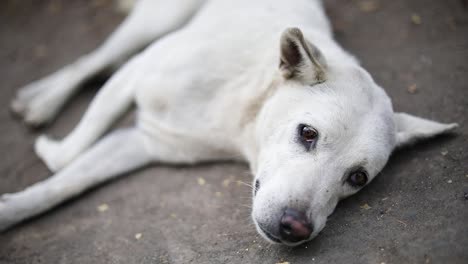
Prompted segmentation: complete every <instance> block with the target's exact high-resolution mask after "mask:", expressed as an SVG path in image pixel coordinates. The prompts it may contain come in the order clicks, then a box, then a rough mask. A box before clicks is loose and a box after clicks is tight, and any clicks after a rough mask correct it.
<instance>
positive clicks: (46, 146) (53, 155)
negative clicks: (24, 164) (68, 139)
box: [34, 135, 66, 172]
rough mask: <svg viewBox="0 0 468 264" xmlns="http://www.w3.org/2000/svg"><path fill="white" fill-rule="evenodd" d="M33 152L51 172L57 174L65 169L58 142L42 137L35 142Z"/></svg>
mask: <svg viewBox="0 0 468 264" xmlns="http://www.w3.org/2000/svg"><path fill="white" fill-rule="evenodd" d="M34 150H35V151H36V154H37V155H38V156H39V158H41V160H42V161H43V162H44V163H45V164H46V165H47V167H48V168H49V170H51V171H52V172H57V171H59V170H60V169H61V168H63V167H65V165H66V162H65V160H64V159H63V156H62V155H61V154H63V152H62V151H61V144H60V142H59V141H55V140H52V139H50V138H48V137H46V136H44V135H42V136H40V137H39V138H38V139H37V140H36V143H35V144H34Z"/></svg>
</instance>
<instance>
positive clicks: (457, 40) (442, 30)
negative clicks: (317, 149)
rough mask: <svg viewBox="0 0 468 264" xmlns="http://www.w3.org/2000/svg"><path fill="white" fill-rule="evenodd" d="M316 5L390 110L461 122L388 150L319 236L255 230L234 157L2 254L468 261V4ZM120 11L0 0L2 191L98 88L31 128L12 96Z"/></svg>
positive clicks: (157, 175) (106, 197)
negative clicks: (288, 237) (297, 238)
mask: <svg viewBox="0 0 468 264" xmlns="http://www.w3.org/2000/svg"><path fill="white" fill-rule="evenodd" d="M464 3H465V4H464ZM326 5H327V10H328V13H329V15H330V17H331V19H332V21H333V24H334V28H335V31H336V37H337V39H338V41H339V42H340V43H342V45H343V46H344V47H346V48H347V49H348V50H350V51H351V52H352V53H354V54H356V56H357V57H358V58H359V59H360V60H361V62H362V64H363V65H364V67H365V68H367V69H368V70H369V71H370V72H371V74H372V75H373V76H374V78H375V79H376V80H377V82H378V83H379V84H381V85H382V86H383V87H385V88H386V90H387V92H388V93H389V95H390V96H391V97H392V99H393V102H394V106H395V109H396V110H398V111H406V112H410V113H412V114H416V115H420V116H424V117H428V118H433V119H436V120H440V121H445V122H458V123H459V124H460V128H459V129H458V131H457V132H456V133H455V134H454V135H451V136H443V137H439V138H437V139H434V140H432V141H429V142H424V143H421V144H418V145H416V146H414V147H413V148H409V149H405V150H400V151H398V152H396V153H395V154H394V155H393V156H392V158H391V160H390V162H389V163H388V165H387V166H386V168H385V169H384V170H383V172H382V174H381V175H380V176H379V177H378V178H377V179H376V180H374V181H373V182H372V183H371V184H370V186H368V187H366V188H365V189H364V190H363V191H361V192H360V193H359V194H357V195H355V196H353V197H351V198H349V199H347V200H345V201H343V202H341V203H340V204H339V206H338V208H337V209H336V211H335V213H334V214H333V215H332V217H331V219H330V220H329V222H328V225H327V226H326V227H325V229H324V230H323V232H322V233H321V234H320V235H319V237H317V238H316V239H315V240H314V241H312V242H310V243H308V244H305V245H302V246H299V247H296V248H286V247H283V246H273V245H269V244H267V243H266V242H264V241H263V240H262V239H261V238H260V237H259V235H257V234H256V232H255V229H254V226H253V224H252V222H251V220H250V219H249V213H250V208H249V204H250V190H249V187H248V186H245V185H243V184H239V183H237V181H243V182H247V183H248V182H250V181H251V176H250V175H249V173H248V169H247V167H246V166H245V165H243V164H205V165H200V166H196V167H164V166H161V167H154V168H147V169H144V170H140V171H138V172H135V173H131V175H128V176H127V177H123V178H120V179H118V180H115V181H113V182H111V183H109V184H106V185H104V186H101V187H99V188H96V189H94V190H92V191H89V192H87V193H86V194H85V195H83V196H81V197H79V198H77V199H74V200H72V201H70V202H67V203H65V204H64V205H62V206H60V207H59V208H56V209H54V210H53V211H51V212H49V213H47V214H45V215H43V216H41V217H38V218H35V219H33V220H30V221H28V222H26V223H24V224H21V225H19V226H17V227H16V228H14V229H12V230H10V231H8V232H6V233H4V234H0V263H28V264H30V263H280V262H289V263H291V264H296V263H467V262H468V220H467V219H468V197H467V193H468V154H467V152H468V130H467V126H468V111H467V107H468V91H467V88H468V87H467V85H468V64H467V59H468V9H467V6H466V1H460V0H445V1H437V0H411V1H408V0H393V1H384V0H380V1H376V0H362V1H361V0H330V1H327V4H326ZM122 19H123V15H121V14H118V13H117V12H116V11H115V9H114V8H113V6H112V2H111V0H107V1H106V0H99V1H96V0H93V1H91V0H89V1H85V0H74V1H65V0H61V1H60V0H43V1H34V0H22V1H15V0H4V1H2V2H1V4H0V78H1V80H2V84H1V87H2V89H1V91H0V103H1V104H0V131H1V137H0V147H1V149H2V152H3V153H4V154H3V155H2V159H1V160H0V173H1V175H2V176H1V179H0V193H6V192H14V191H19V190H21V189H23V188H25V187H26V186H28V185H30V184H32V183H35V182H37V181H39V180H42V179H45V178H47V177H48V176H49V174H50V173H49V172H48V170H47V169H46V167H45V166H44V165H43V164H42V163H41V161H40V160H39V159H38V158H37V157H36V156H35V155H34V154H33V152H32V144H33V142H34V139H35V138H36V137H37V136H38V135H39V134H40V133H47V134H51V135H54V136H58V137H62V136H64V135H66V133H67V132H69V131H70V130H71V129H72V128H73V126H74V125H75V124H76V123H77V121H78V120H79V118H80V116H81V115H82V114H83V111H84V110H85V108H86V107H87V105H88V104H89V101H90V100H91V98H92V96H93V95H94V93H95V92H96V90H97V87H98V86H99V85H98V84H89V85H87V89H85V91H83V92H82V93H80V94H79V95H78V96H77V97H76V99H74V100H73V102H72V103H71V104H69V105H68V106H67V107H66V109H65V110H64V112H63V114H61V115H60V117H59V118H58V119H57V120H56V122H55V123H54V124H53V125H51V126H49V127H47V128H45V129H42V130H38V131H37V130H30V129H28V128H27V127H26V126H24V125H23V124H22V123H21V122H18V120H15V119H14V118H12V116H11V115H10V113H9V111H8V105H9V102H10V100H11V99H12V97H13V95H14V93H15V91H16V90H17V89H18V88H19V87H21V86H22V85H25V84H27V83H28V82H30V81H32V80H35V79H37V78H39V77H42V76H44V75H46V74H48V73H51V72H53V71H54V70H56V69H58V68H60V67H61V66H63V65H65V64H67V63H69V62H71V61H73V60H74V59H76V58H78V57H79V56H80V55H82V54H84V53H86V52H89V51H91V50H93V49H94V48H95V47H96V46H97V45H98V44H99V43H101V42H102V41H103V40H104V39H105V37H106V36H107V35H108V34H109V33H110V32H111V31H112V30H113V29H114V28H115V27H116V26H117V25H118V23H119V22H120V21H121V20H122ZM128 119H131V115H130V116H129V118H128ZM199 179H204V181H205V184H204V185H200V184H198V182H199ZM102 204H106V205H107V206H108V208H107V210H99V209H98V208H101V209H102V208H103V206H101V207H100V205H102ZM366 204H367V205H368V207H367V206H365V205H366ZM104 209H105V208H104Z"/></svg>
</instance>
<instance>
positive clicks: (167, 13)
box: [11, 0, 204, 126]
mask: <svg viewBox="0 0 468 264" xmlns="http://www.w3.org/2000/svg"><path fill="white" fill-rule="evenodd" d="M203 2H204V0H140V1H138V2H137V4H136V6H135V8H134V9H133V11H132V12H131V13H130V15H129V16H128V18H127V19H126V20H125V21H124V22H123V23H122V24H121V25H120V26H119V27H118V28H117V30H116V31H115V32H114V33H113V34H112V35H111V36H110V37H109V38H108V39H107V41H105V42H104V44H103V45H102V46H101V47H99V48H98V49H97V50H95V51H94V52H91V53H90V54H88V55H85V56H83V57H81V58H79V59H78V60H77V61H75V62H74V63H72V64H70V65H68V66H66V67H64V68H62V69H61V70H59V71H57V72H55V73H53V74H51V75H50V76H48V77H45V78H43V79H41V80H38V81H35V82H33V83H31V84H29V85H26V86H25V87H23V88H21V89H20V90H19V92H18V93H17V96H16V98H15V99H14V100H13V102H12V104H11V109H12V111H13V112H14V113H16V114H18V115H20V116H21V117H22V118H23V119H24V121H25V122H26V123H27V124H29V125H32V126H39V125H42V124H45V123H47V122H49V121H51V120H52V119H53V118H54V117H55V116H56V114H57V113H58V111H59V110H60V108H61V107H62V106H63V105H64V104H65V102H66V101H67V100H68V99H69V98H70V97H71V96H72V95H73V94H74V93H75V92H77V90H78V89H79V87H80V86H81V84H82V83H83V82H84V81H86V80H88V79H90V78H91V77H93V76H94V75H96V74H98V73H100V72H102V71H103V70H105V69H109V68H112V67H115V66H117V65H119V64H120V63H121V62H123V61H125V60H126V59H127V58H128V57H130V56H131V55H133V54H134V53H136V52H138V50H140V49H141V48H143V47H144V46H146V45H148V44H149V43H150V42H152V41H153V40H155V39H157V38H159V37H161V36H163V35H165V34H167V33H168V32H171V31H174V30H175V29H177V28H179V27H180V26H182V25H183V24H184V23H186V21H188V19H189V18H191V17H192V15H193V14H194V13H195V12H196V10H197V9H198V8H199V7H200V6H201V4H202V3H203Z"/></svg>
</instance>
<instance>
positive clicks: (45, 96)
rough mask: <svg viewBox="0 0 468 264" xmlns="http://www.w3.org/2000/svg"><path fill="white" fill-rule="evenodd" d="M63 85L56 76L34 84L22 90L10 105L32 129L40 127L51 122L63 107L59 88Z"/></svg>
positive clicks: (14, 112)
mask: <svg viewBox="0 0 468 264" xmlns="http://www.w3.org/2000/svg"><path fill="white" fill-rule="evenodd" d="M60 85H63V83H62V82H61V81H60V79H59V78H56V77H54V76H51V77H48V78H45V79H43V80H40V81H36V82H33V83H31V84H29V85H26V86H25V87H23V88H21V89H20V90H19V91H18V93H17V94H16V96H15V98H14V99H13V100H12V102H11V104H10V110H11V112H12V113H13V114H15V115H17V116H19V117H20V118H22V119H23V120H24V122H25V123H26V124H27V125H29V126H32V127H39V126H42V125H45V124H47V123H48V122H49V121H51V120H52V119H53V118H54V117H55V114H56V113H57V112H58V110H59V108H60V107H61V105H62V100H61V98H62V97H63V96H62V95H61V94H60V93H58V92H57V91H58V90H57V88H58V87H59V86H60Z"/></svg>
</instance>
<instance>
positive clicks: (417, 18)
mask: <svg viewBox="0 0 468 264" xmlns="http://www.w3.org/2000/svg"><path fill="white" fill-rule="evenodd" d="M411 22H413V24H415V25H421V22H422V20H421V16H419V15H418V14H412V15H411Z"/></svg>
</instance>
